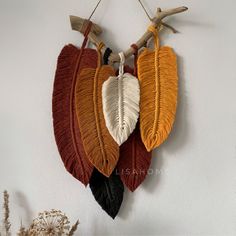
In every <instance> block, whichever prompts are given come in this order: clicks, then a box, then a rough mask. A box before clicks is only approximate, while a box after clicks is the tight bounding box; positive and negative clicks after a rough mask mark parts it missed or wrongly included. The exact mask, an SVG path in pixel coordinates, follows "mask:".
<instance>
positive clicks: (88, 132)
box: [75, 45, 119, 177]
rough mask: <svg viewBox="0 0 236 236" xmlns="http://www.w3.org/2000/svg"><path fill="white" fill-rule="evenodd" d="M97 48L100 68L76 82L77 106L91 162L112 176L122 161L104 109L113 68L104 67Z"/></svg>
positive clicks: (85, 145) (82, 134)
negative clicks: (106, 85)
mask: <svg viewBox="0 0 236 236" xmlns="http://www.w3.org/2000/svg"><path fill="white" fill-rule="evenodd" d="M102 47H103V45H100V47H99V48H98V53H99V57H98V67H97V68H96V69H93V68H85V69H84V70H82V71H81V73H80V74H79V79H78V80H77V83H76V93H75V106H76V113H77V118H78V123H79V127H80V131H81V136H82V139H83V145H84V149H85V152H86V154H87V157H88V159H89V160H90V162H91V163H92V164H93V166H94V167H96V169H97V170H99V171H100V172H101V173H102V174H104V175H105V176H107V177H109V176H110V175H111V173H112V172H113V170H114V169H115V167H116V164H117V162H118V159H119V146H118V145H117V143H116V142H115V141H114V140H113V138H112V137H111V135H110V134H109V131H108V130H107V128H106V125H105V120H104V115H103V110H102V84H103V83H104V82H105V81H106V80H107V79H108V78H109V77H110V76H114V75H115V71H114V69H113V68H112V67H111V66H108V65H104V66H102V65H101V51H100V50H101V48H102Z"/></svg>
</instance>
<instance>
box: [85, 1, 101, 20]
mask: <svg viewBox="0 0 236 236" xmlns="http://www.w3.org/2000/svg"><path fill="white" fill-rule="evenodd" d="M101 1H102V0H99V2H98V3H97V5H96V6H95V8H94V9H93V11H92V13H91V15H90V16H89V18H88V20H89V21H90V20H91V18H92V16H93V14H94V13H95V11H96V10H97V8H98V6H99V5H100V3H101Z"/></svg>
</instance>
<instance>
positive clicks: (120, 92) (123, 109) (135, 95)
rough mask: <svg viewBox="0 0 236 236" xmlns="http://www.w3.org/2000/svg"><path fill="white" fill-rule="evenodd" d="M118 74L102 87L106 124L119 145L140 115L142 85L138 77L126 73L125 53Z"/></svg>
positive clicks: (121, 54)
mask: <svg viewBox="0 0 236 236" xmlns="http://www.w3.org/2000/svg"><path fill="white" fill-rule="evenodd" d="M119 55H120V57H121V64H120V68H119V75H118V76H111V77H109V79H108V80H107V81H105V82H104V84H103V87H102V100H103V113H104V117H105V121H106V126H107V128H108V130H109V132H110V134H111V136H112V137H113V139H114V140H115V141H116V142H117V144H118V145H121V144H122V143H124V142H125V141H126V140H127V139H128V137H129V136H130V134H131V133H132V132H133V130H134V129H135V126H136V123H137V120H138V117H139V101H140V87H139V81H138V79H137V78H136V77H135V76H133V75H132V74H129V73H124V62H125V58H124V54H123V53H120V54H119Z"/></svg>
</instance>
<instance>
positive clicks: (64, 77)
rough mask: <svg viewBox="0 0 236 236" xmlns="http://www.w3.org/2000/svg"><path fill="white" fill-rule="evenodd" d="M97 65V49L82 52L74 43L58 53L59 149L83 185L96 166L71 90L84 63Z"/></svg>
mask: <svg viewBox="0 0 236 236" xmlns="http://www.w3.org/2000/svg"><path fill="white" fill-rule="evenodd" d="M79 61H80V63H79ZM96 65H97V52H96V50H93V49H84V51H83V53H81V50H79V49H77V48H76V47H75V46H73V45H67V46H65V47H64V48H63V50H62V51H61V54H60V56H59V57H58V63H57V70H56V75H55V81H54V89H53V101H52V114H53V126H54V134H55V139H56V143H57V146H58V150H59V153H60V155H61V158H62V160H63V162H64V165H65V167H66V169H67V170H68V172H70V173H71V174H72V175H73V176H74V177H75V178H77V179H78V180H80V181H81V182H82V183H83V184H84V185H87V184H88V182H89V179H90V176H91V174H92V171H93V166H92V164H91V163H90V162H89V160H88V158H87V156H86V153H85V151H84V148H83V143H82V140H81V134H80V130H79V126H78V123H77V119H76V116H75V112H74V109H75V108H74V106H72V105H73V104H74V103H73V99H72V98H71V93H72V90H73V86H74V80H76V75H77V73H79V71H80V70H81V69H83V68H85V67H88V66H89V67H90V68H95V67H96ZM72 95H73V94H72Z"/></svg>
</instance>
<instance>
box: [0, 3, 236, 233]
mask: <svg viewBox="0 0 236 236" xmlns="http://www.w3.org/2000/svg"><path fill="white" fill-rule="evenodd" d="M96 2H97V1H95V0H93V1H91V0H90V1H87V0H69V1H68V0H67V1H66V0H64V1H62V0H61V1H58V0H34V1H33V0H21V1H19V0H0V108H1V109H0V158H1V164H0V191H3V190H4V189H7V190H8V191H9V193H10V195H11V221H12V223H13V231H14V230H15V229H16V228H18V226H19V225H20V220H21V219H22V221H23V223H24V224H26V225H27V224H28V223H29V222H30V219H31V218H32V217H35V216H36V213H37V212H39V211H42V210H45V209H51V208H57V209H61V210H62V211H64V212H66V213H67V214H68V216H69V217H70V218H71V220H72V222H74V221H75V220H76V219H77V218H79V219H80V221H81V225H80V227H79V235H101V236H103V235H158V236H167V235H173V236H175V235H180V236H184V235H186V236H187V235H188V236H195V235H198V236H208V235H214V236H218V235H220V236H227V235H235V234H236V192H235V191H236V174H235V166H236V144H235V140H236V93H235V89H236V46H235V42H236V27H235V25H234V24H235V22H236V14H235V9H236V1H235V0H225V1H219V0H215V1H213V0H194V1H187V0H169V1H166V0H160V1H155V0H149V1H147V0H146V1H144V4H145V5H146V6H147V8H148V10H150V11H151V13H152V14H154V13H155V9H156V7H157V6H160V7H162V8H171V7H177V6H182V5H186V6H188V7H189V11H188V12H187V13H183V14H180V15H178V16H175V17H172V18H170V19H169V20H168V22H169V23H170V24H171V25H173V26H175V27H176V28H177V29H178V30H179V31H180V32H181V33H180V34H176V35H173V34H172V33H170V32H169V31H166V32H165V33H164V34H163V35H162V37H161V38H162V40H163V42H164V43H165V44H168V45H171V46H172V47H173V48H174V49H175V51H176V52H177V54H178V56H179V74H180V98H179V107H178V113H177V119H176V123H175V127H174V130H173V132H172V134H171V136H170V138H169V139H168V141H167V142H166V143H165V144H164V145H162V146H161V148H159V149H158V150H156V151H155V152H154V155H153V163H152V168H153V169H154V170H156V169H159V170H161V174H160V175H152V176H149V177H148V178H147V179H146V181H145V182H144V184H143V185H142V187H140V188H139V189H138V190H137V191H136V192H135V193H129V192H127V191H126V193H125V197H124V202H123V205H122V208H121V210H120V213H119V216H118V217H117V218H116V220H115V221H113V220H112V219H111V218H110V217H108V216H107V215H106V213H105V212H103V211H102V210H101V209H100V206H99V205H98V204H97V203H96V202H95V200H94V199H93V196H92V194H91V192H90V189H89V188H88V189H85V188H84V187H83V186H82V184H80V183H79V182H77V181H76V180H75V179H74V178H73V177H71V176H70V175H69V174H68V173H67V172H66V171H65V169H64V167H63V164H62V161H61V160H60V157H59V154H58V151H57V147H56V144H55V141H54V135H53V128H52V118H51V94H52V86H53V79H54V72H55V66H56V60H57V56H58V54H59V52H60V49H61V48H62V47H63V45H65V44H67V43H69V42H72V43H74V44H76V45H78V46H79V45H80V44H81V41H82V36H81V35H80V34H79V33H77V32H72V30H71V29H70V23H69V19H68V16H69V15H70V14H74V15H78V16H82V17H88V16H89V14H90V12H91V10H92V8H93V7H94V5H95V4H96ZM93 20H94V21H95V22H97V23H98V24H100V25H101V26H102V27H103V28H104V34H103V38H104V40H105V42H107V44H109V45H110V46H111V47H113V49H114V50H116V51H120V50H123V49H126V48H127V47H128V46H129V45H130V44H131V43H132V42H134V41H135V40H136V39H137V38H139V37H140V36H141V35H142V33H143V32H144V30H145V29H146V27H147V26H148V23H149V22H148V19H147V18H146V16H145V14H144V13H143V11H142V9H141V8H140V6H139V4H138V2H137V1H136V0H129V1H127V0H119V1H115V0H103V4H102V5H101V6H100V7H99V9H98V11H97V12H96V14H95V16H94V18H93ZM13 235H14V234H13Z"/></svg>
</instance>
